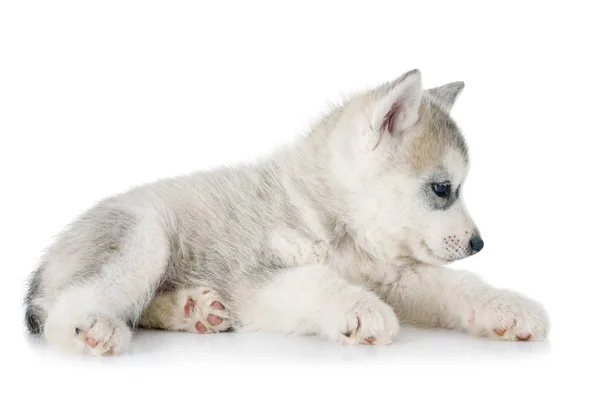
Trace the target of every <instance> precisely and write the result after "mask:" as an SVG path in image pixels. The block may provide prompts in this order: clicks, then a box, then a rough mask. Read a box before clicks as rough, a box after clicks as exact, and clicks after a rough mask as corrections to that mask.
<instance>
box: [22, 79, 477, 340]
mask: <svg viewBox="0 0 600 406" xmlns="http://www.w3.org/2000/svg"><path fill="white" fill-rule="evenodd" d="M409 74H410V73H408V74H406V75H405V76H407V75H409ZM435 93H438V92H435ZM447 98H448V97H446V99H447ZM446 99H444V100H446ZM423 103H424V105H423V109H425V110H426V111H427V113H426V114H424V115H423V118H422V120H421V122H420V124H419V125H420V126H421V127H422V129H423V131H424V132H425V134H424V135H423V136H422V137H425V138H426V139H427V140H428V141H427V142H426V144H430V145H432V144H437V145H441V146H442V148H443V149H444V150H445V149H447V148H458V149H459V150H460V151H461V153H462V154H463V155H464V156H465V159H466V157H467V152H466V145H465V143H464V140H463V139H462V136H461V135H460V132H459V131H458V129H457V128H456V125H455V124H454V123H453V121H452V120H451V119H450V118H449V117H448V115H447V114H446V113H445V112H443V111H442V110H441V109H438V108H437V107H436V106H429V105H428V103H427V102H425V101H424V102H423ZM344 107H345V106H341V107H340V108H336V109H334V110H333V111H332V112H331V113H330V114H329V115H327V116H326V117H325V118H323V119H322V120H321V122H320V123H319V124H318V125H317V126H316V127H315V128H314V129H313V131H312V132H311V133H310V135H308V136H307V137H304V138H301V139H299V140H298V141H297V142H296V143H295V144H293V145H291V146H290V147H289V148H286V149H283V150H282V151H280V152H278V153H277V154H275V155H274V156H272V157H270V158H269V159H266V160H264V161H262V162H259V163H257V164H252V165H239V166H236V167H229V168H219V169H215V170H212V171H208V172H199V173H195V174H192V175H189V176H183V177H179V178H173V179H166V180H161V181H159V182H156V183H154V184H151V185H144V186H140V187H137V188H134V189H132V190H131V191H129V192H127V193H124V194H122V195H118V196H115V197H112V198H109V199H107V200H105V201H103V202H101V203H100V204H99V205H97V206H96V207H94V208H92V209H91V210H89V211H88V212H86V213H85V214H83V215H82V216H81V217H79V219H77V220H76V221H75V222H74V223H73V224H72V225H71V226H69V227H68V228H67V229H66V230H65V231H64V232H63V233H61V234H60V235H59V236H58V238H57V240H56V242H55V243H54V244H53V245H52V246H51V247H50V248H49V249H48V251H47V253H46V255H45V256H44V258H43V259H42V262H43V263H45V264H46V266H43V267H40V269H39V270H38V271H37V272H36V273H35V274H34V276H33V277H32V278H31V282H30V287H29V291H28V294H27V297H26V304H27V312H26V318H27V324H28V327H29V330H30V331H32V332H34V333H37V332H40V331H41V329H42V327H41V326H42V324H43V319H44V317H45V313H44V309H47V307H48V306H51V305H52V303H54V302H56V300H57V298H58V297H60V295H61V292H62V291H63V290H64V289H65V288H66V287H68V286H72V285H78V284H85V283H91V282H90V281H93V278H94V277H102V276H103V272H104V268H103V267H104V266H105V265H106V264H107V263H109V262H110V261H111V260H112V259H113V258H115V257H116V256H119V255H121V253H122V250H121V248H122V245H123V244H125V243H126V242H127V241H128V236H129V235H130V234H131V233H132V232H133V231H132V230H134V229H135V227H137V226H139V225H140V224H142V223H143V222H147V221H148V218H150V219H151V220H152V222H153V224H155V225H156V226H157V227H159V228H160V230H161V233H162V235H163V236H164V237H165V238H166V240H167V241H168V242H169V244H168V245H169V246H168V261H167V263H166V265H165V266H164V271H163V273H162V277H161V278H160V280H159V281H157V283H155V284H153V285H152V287H151V288H149V289H151V292H149V295H148V299H151V298H152V296H153V295H154V294H155V293H156V292H157V291H158V292H162V291H170V290H174V289H177V288H180V287H190V286H195V285H199V284H203V285H206V286H209V287H212V288H214V289H217V290H218V291H219V292H220V293H221V295H222V296H223V298H224V299H225V300H226V301H227V303H228V308H229V310H230V311H231V312H232V313H234V314H235V311H236V306H238V305H239V303H241V300H242V298H244V297H246V296H247V295H248V292H249V291H251V290H252V289H253V288H255V287H257V286H260V285H261V284H264V283H266V282H268V281H269V280H270V279H271V278H272V275H273V274H274V273H276V272H279V271H280V270H281V269H284V268H289V267H293V266H295V265H297V264H295V263H293V262H292V261H290V259H289V258H288V257H287V256H285V255H282V254H281V252H279V251H277V250H276V249H274V248H273V246H272V244H271V239H272V235H273V232H274V231H276V230H278V229H289V230H293V231H294V232H295V233H296V234H297V235H299V236H301V237H302V238H304V239H306V240H307V241H311V242H313V241H324V242H325V243H326V244H327V246H328V247H330V249H329V255H328V259H327V261H328V262H329V263H330V264H331V265H332V267H335V268H336V269H339V270H340V273H342V274H343V273H344V272H345V271H346V270H347V275H348V278H349V279H351V278H354V279H356V272H355V273H352V272H350V271H349V270H351V269H355V270H360V272H362V274H361V275H362V276H360V277H359V279H360V280H356V282H360V283H365V284H377V283H380V282H381V281H379V280H376V279H373V278H377V276H374V275H370V274H365V273H364V270H365V269H369V266H370V265H373V266H372V267H371V269H372V268H373V267H375V265H376V264H377V263H379V267H381V265H382V264H381V258H378V254H377V253H376V252H374V251H373V250H372V249H371V247H369V246H367V245H365V243H364V242H363V241H362V240H361V237H360V234H361V230H358V229H357V228H356V226H355V225H354V224H353V221H352V218H351V217H350V216H349V214H348V213H350V212H351V211H350V210H349V204H350V203H351V200H352V198H353V197H352V195H351V194H350V193H349V192H348V191H347V190H345V189H344V188H343V187H342V186H341V185H340V183H339V182H338V181H337V180H336V179H334V178H333V177H332V175H331V168H330V165H331V163H330V152H331V151H330V148H331V143H330V141H331V140H330V139H329V136H330V132H331V130H332V128H334V127H335V126H336V125H337V122H338V120H339V118H340V115H341V114H342V111H343V108H344ZM391 142H398V141H391ZM395 159H400V156H398V157H396V158H395ZM420 169H423V168H420ZM285 182H287V183H285ZM284 183H285V184H284ZM291 190H294V191H295V193H297V194H298V195H300V196H301V197H302V199H303V200H304V202H305V203H306V204H307V205H308V206H310V207H311V208H312V209H313V211H314V213H317V215H318V217H319V218H318V223H319V226H320V227H321V229H322V232H317V231H315V230H314V228H313V227H311V226H310V225H309V224H307V222H306V220H305V219H304V218H303V216H302V213H300V212H299V211H298V208H297V207H296V206H295V205H294V204H292V203H291V200H292V197H291V195H290V193H291V192H290V191H291ZM402 255H406V256H405V257H404V260H405V261H406V262H407V263H411V261H415V260H414V259H411V257H410V253H409V252H408V251H407V252H406V254H402V252H400V253H399V254H398V258H402ZM365 264H366V265H365ZM361 278H362V279H361ZM373 286H374V285H373ZM147 302H148V300H145V299H144V300H141V301H140V302H139V303H140V306H138V307H136V308H135V309H131V312H130V313H128V317H129V318H130V319H131V321H135V320H136V318H137V317H138V316H139V314H140V313H141V312H142V310H143V306H144V305H145V304H147ZM136 303H137V302H136Z"/></svg>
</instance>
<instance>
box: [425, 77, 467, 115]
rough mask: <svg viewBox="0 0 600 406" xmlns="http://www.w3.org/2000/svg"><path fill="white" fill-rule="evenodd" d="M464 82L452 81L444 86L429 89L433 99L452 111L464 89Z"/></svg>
mask: <svg viewBox="0 0 600 406" xmlns="http://www.w3.org/2000/svg"><path fill="white" fill-rule="evenodd" d="M464 87H465V84H464V82H452V83H448V84H446V85H443V86H439V87H434V88H433V89H427V93H429V94H430V95H431V96H432V97H433V99H434V100H435V101H436V102H437V103H438V104H439V105H440V106H441V107H442V108H443V109H444V110H446V111H450V110H451V109H452V106H454V102H455V101H456V98H457V97H458V95H459V94H460V93H461V92H462V90H463V89H464Z"/></svg>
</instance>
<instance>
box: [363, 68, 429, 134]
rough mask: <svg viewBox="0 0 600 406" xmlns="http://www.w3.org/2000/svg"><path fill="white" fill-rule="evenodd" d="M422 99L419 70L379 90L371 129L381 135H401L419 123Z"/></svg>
mask: <svg viewBox="0 0 600 406" xmlns="http://www.w3.org/2000/svg"><path fill="white" fill-rule="evenodd" d="M422 97H423V88H422V84H421V72H419V70H417V69H415V70H411V71H410V72H406V73H405V74H404V75H402V76H400V77H399V78H398V79H396V80H394V81H393V82H391V83H388V84H386V85H384V86H382V87H381V88H379V89H377V90H376V92H375V98H376V99H375V108H374V110H373V118H372V121H371V128H372V129H373V130H374V131H379V132H380V135H383V134H384V133H385V132H388V133H389V134H390V135H392V136H395V135H399V134H400V133H401V132H402V131H404V130H406V129H408V128H410V127H412V126H413V125H415V124H416V122H417V121H418V119H419V106H420V105H421V98H422Z"/></svg>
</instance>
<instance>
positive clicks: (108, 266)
mask: <svg viewBox="0 0 600 406" xmlns="http://www.w3.org/2000/svg"><path fill="white" fill-rule="evenodd" d="M168 255H169V248H168V241H167V239H166V237H165V234H164V232H163V230H162V229H161V228H160V227H159V226H158V225H157V224H155V223H140V224H138V225H137V226H136V227H135V228H133V229H132V231H131V232H130V234H129V235H128V236H127V238H126V239H125V240H124V241H123V242H122V244H120V246H119V247H118V250H115V253H114V255H113V256H112V257H111V259H110V260H109V261H108V262H107V263H105V264H104V265H103V266H102V268H101V270H100V272H99V273H98V274H96V275H94V276H91V277H87V278H86V279H84V280H83V281H81V282H72V284H71V285H70V286H69V287H67V288H65V289H64V290H63V291H61V292H60V293H59V294H58V295H57V297H56V298H55V299H54V300H53V302H52V304H51V305H50V306H49V307H48V317H47V319H46V323H45V325H44V335H45V336H46V338H47V339H48V341H49V342H51V343H54V344H56V345H58V346H60V347H62V348H63V349H66V350H71V351H77V352H84V353H89V354H93V355H102V354H112V353H118V352H120V351H123V350H124V349H125V348H126V347H127V344H128V343H129V340H130V337H131V330H130V328H129V327H128V326H127V323H126V322H127V321H132V322H134V323H135V321H136V320H137V318H138V317H139V315H140V314H141V312H142V310H143V308H144V307H145V306H146V305H147V303H148V302H149V301H150V300H151V298H152V296H153V294H154V291H155V289H156V286H157V284H158V283H159V281H160V279H161V277H162V275H163V273H164V270H165V266H166V263H167V259H168Z"/></svg>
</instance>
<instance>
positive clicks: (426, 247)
mask: <svg viewBox="0 0 600 406" xmlns="http://www.w3.org/2000/svg"><path fill="white" fill-rule="evenodd" d="M421 248H423V250H424V251H425V252H426V253H427V256H428V257H429V258H433V259H434V261H432V263H433V265H443V264H449V263H451V262H453V261H456V259H448V258H442V257H440V256H438V255H436V254H435V252H434V251H433V250H432V249H431V248H429V245H427V244H426V243H425V241H421Z"/></svg>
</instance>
